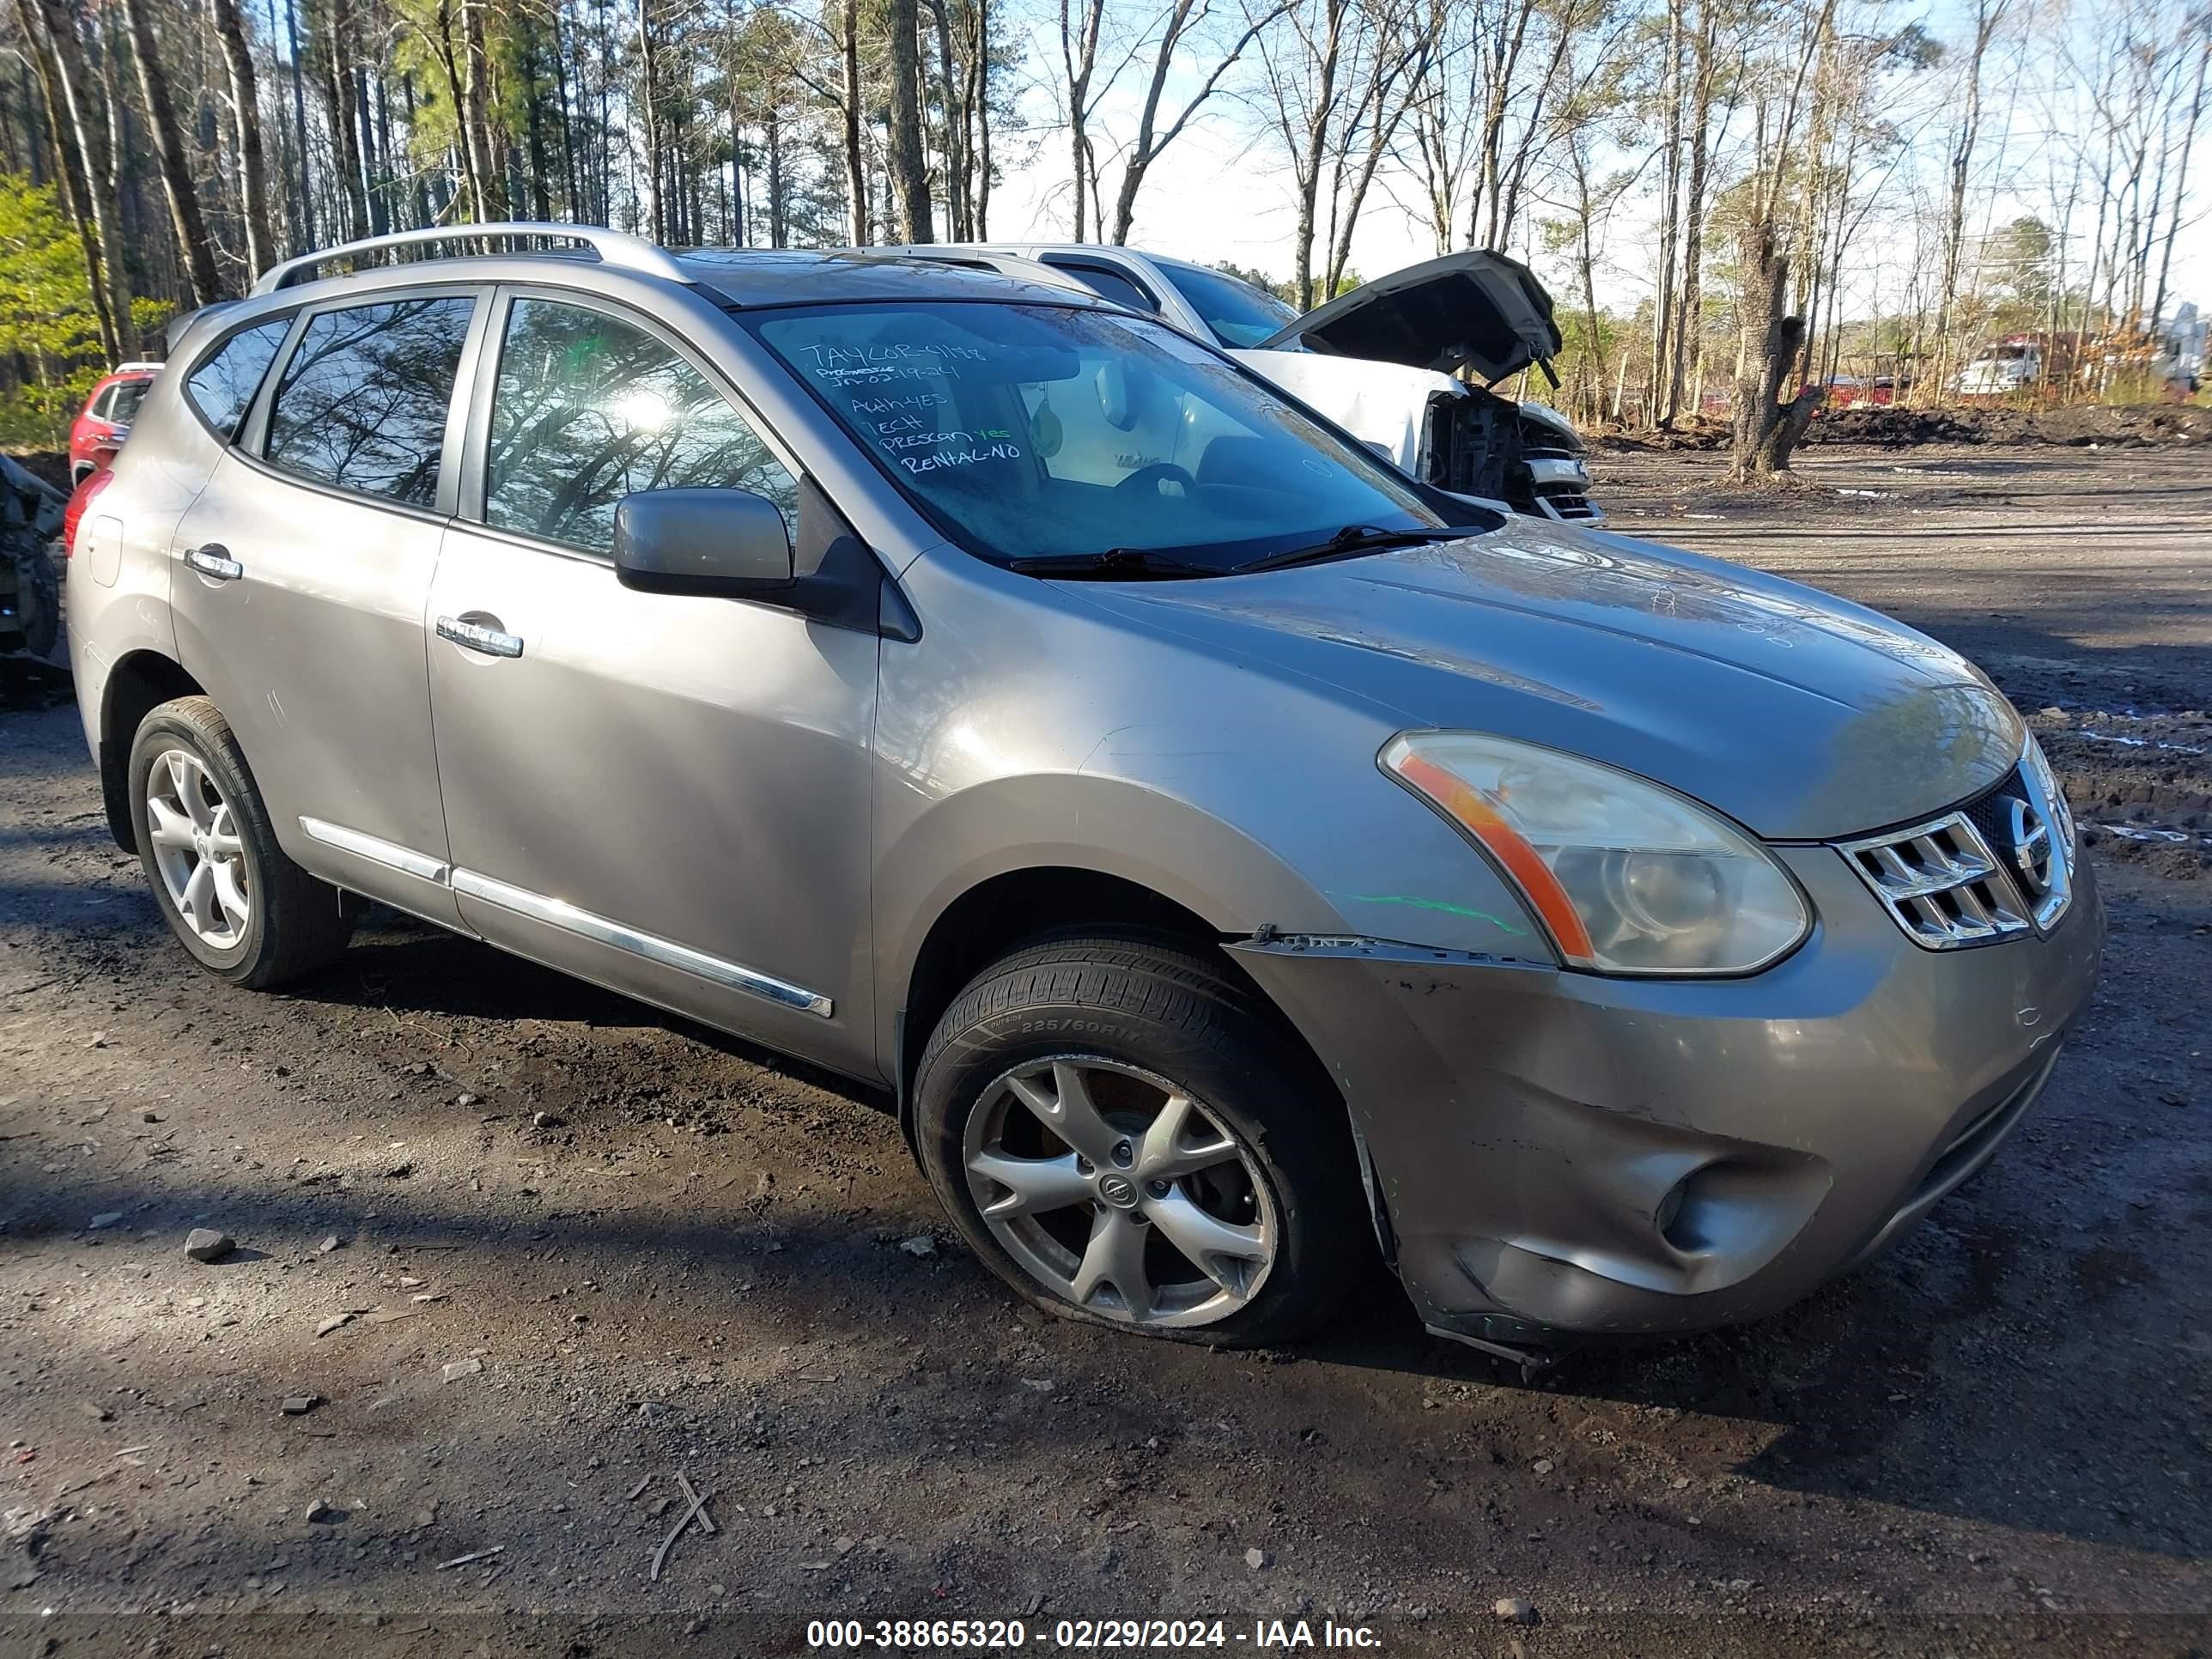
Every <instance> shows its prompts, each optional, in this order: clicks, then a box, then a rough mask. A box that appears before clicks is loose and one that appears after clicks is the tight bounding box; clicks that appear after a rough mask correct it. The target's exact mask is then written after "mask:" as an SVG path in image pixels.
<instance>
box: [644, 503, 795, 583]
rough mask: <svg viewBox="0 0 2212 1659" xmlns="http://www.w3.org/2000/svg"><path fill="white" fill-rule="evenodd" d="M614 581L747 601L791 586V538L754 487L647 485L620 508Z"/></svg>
mask: <svg viewBox="0 0 2212 1659" xmlns="http://www.w3.org/2000/svg"><path fill="white" fill-rule="evenodd" d="M615 578H616V580H618V581H619V582H621V583H622V585H623V586H624V587H635V588H637V589H639V590H640V591H641V592H647V593H696V594H701V595H704V596H707V597H709V598H720V599H746V598H751V597H755V596H760V595H765V594H770V593H776V592H785V591H787V590H788V589H789V588H790V587H791V586H792V585H793V574H792V564H791V535H790V532H788V531H787V530H786V529H785V527H784V523H783V514H782V513H780V512H779V511H777V510H776V505H775V502H774V501H770V500H769V498H768V497H767V496H765V495H755V494H754V493H753V492H752V491H751V490H750V489H642V490H639V491H637V492H636V493H635V494H634V495H625V496H623V498H622V500H621V501H618V502H617V503H616V505H615Z"/></svg>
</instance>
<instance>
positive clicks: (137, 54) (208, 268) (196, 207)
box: [123, 0, 220, 306]
mask: <svg viewBox="0 0 2212 1659" xmlns="http://www.w3.org/2000/svg"><path fill="white" fill-rule="evenodd" d="M123 20H124V23H125V27H128V28H129V29H130V31H131V56H132V57H133V58H137V62H138V91H139V95H140V96H141V97H142V98H143V99H144V100H145V102H146V125H147V130H148V131H149V133H150V134H151V135H152V137H153V143H154V159H155V165H156V166H157V167H158V168H159V169H160V172H161V193H162V194H163V195H164V196H165V197H167V198H168V203H169V220H170V223H171V224H172V225H173V226H174V228H175V229H176V233H177V247H178V251H179V252H181V253H182V254H183V255H184V262H185V277H186V280H187V281H189V282H190V283H191V290H192V304H193V305H194V306H204V305H209V304H211V303H212V302H213V301H215V300H216V299H217V298H219V297H220V293H219V289H218V288H217V284H216V274H215V251H214V250H213V249H212V248H210V246H208V234H207V225H206V222H204V220H203V219H202V218H201V217H200V197H199V191H197V190H196V189H195V188H194V187H193V185H192V171H191V163H190V162H189V161H186V160H185V141H184V137H183V135H182V134H181V133H179V131H177V110H176V106H175V105H174V104H173V103H172V102H171V101H170V99H169V77H168V75H167V71H166V70H163V69H162V67H161V46H160V43H159V42H158V41H157V40H155V38H154V28H153V25H152V23H151V21H149V18H148V15H147V7H146V0H123Z"/></svg>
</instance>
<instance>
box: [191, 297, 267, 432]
mask: <svg viewBox="0 0 2212 1659" xmlns="http://www.w3.org/2000/svg"><path fill="white" fill-rule="evenodd" d="M291 326H292V319H290V318H289V317H276V318H272V319H270V320H269V321H268V322H265V323H262V324H259V325H257V326H255V327H252V328H246V329H240V331H238V332H237V333H235V334H234V335H232V336H231V337H229V338H228V340H225V341H224V342H223V343H222V344H221V345H219V346H217V347H216V349H215V352H214V355H213V356H208V357H204V358H202V359H201V360H200V366H199V367H198V368H196V369H194V370H193V371H192V372H191V375H190V376H189V377H188V378H187V379H186V380H185V402H187V403H189V404H191V406H192V408H193V409H194V410H197V412H198V414H199V417H200V419H202V420H203V421H205V422H207V423H208V429H209V430H210V431H211V432H213V433H214V434H215V435H216V437H218V438H220V439H222V441H224V442H225V443H228V442H229V441H231V440H232V439H233V438H234V437H235V436H236V435H238V423H239V422H240V421H242V420H244V419H245V418H246V409H247V407H248V405H250V404H252V402H253V394H254V393H255V392H258V391H259V390H260V389H261V377H262V376H263V375H264V374H267V373H268V372H269V363H270V359H271V358H273V357H275V356H276V348H277V347H278V346H280V345H283V343H284V332H285V331H286V330H287V329H289V328H290V327H291Z"/></svg>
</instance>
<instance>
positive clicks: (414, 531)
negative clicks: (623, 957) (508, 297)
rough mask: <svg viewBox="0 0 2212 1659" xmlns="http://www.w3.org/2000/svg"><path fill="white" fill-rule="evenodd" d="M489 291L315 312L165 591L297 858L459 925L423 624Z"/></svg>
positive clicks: (217, 482) (219, 470)
mask: <svg viewBox="0 0 2212 1659" xmlns="http://www.w3.org/2000/svg"><path fill="white" fill-rule="evenodd" d="M483 297H484V296H480V295H477V294H475V293H471V292H467V291H454V290H451V289H447V290H444V291H437V292H428V293H416V292H411V291H410V292H409V293H407V294H404V295H398V296H395V297H393V298H390V299H386V300H382V301H377V302H375V303H373V304H348V305H343V306H332V307H322V308H319V309H316V310H313V311H310V312H308V313H306V315H305V316H303V317H302V318H301V319H300V320H299V322H298V323H296V324H295V326H294V328H293V331H292V337H291V343H290V347H289V352H288V353H287V354H286V355H285V356H284V359H283V367H282V368H280V369H279V371H278V374H277V376H276V382H275V385H274V387H273V390H271V391H270V392H265V393H264V396H263V397H262V398H261V399H260V400H259V404H258V405H257V407H256V408H255V410H253V412H252V415H251V416H249V418H248V421H247V423H246V431H245V433H244V434H243V435H242V436H241V439H240V443H239V445H238V447H235V448H233V449H230V450H228V451H227V452H226V453H224V455H223V457H222V460H221V461H220V462H218V463H217V465H216V472H215V475H214V477H212V479H211V480H210V483H209V485H208V488H207V489H205V490H204V491H203V492H202V493H201V495H200V496H199V499H198V500H197V501H196V502H195V503H194V504H193V506H192V507H191V509H190V510H189V511H188V512H186V513H185V517H184V519H183V520H182V522H181V523H180V524H179V526H178V528H177V532H176V538H175V548H174V557H175V558H176V560H177V566H176V569H175V571H174V574H173V577H172V580H171V581H170V585H169V592H170V595H171V600H172V608H173V611H174V612H175V615H176V618H177V641H178V647H179V653H180V654H181V656H182V658H183V660H184V665H185V669H186V671H189V672H190V673H191V675H192V676H193V677H194V678H196V679H197V680H198V681H199V683H200V684H202V685H204V686H205V687H206V688H207V690H208V694H209V695H210V696H212V697H213V698H214V699H215V702H216V706H217V707H219V708H221V709H222V712H223V714H224V716H225V718H227V719H228V720H229V721H230V725H231V729H232V730H233V731H234V732H235V733H236V734H237V737H238V741H239V746H240V748H241V749H243V750H245V753H246V763H247V764H248V765H249V766H251V767H252V769H253V775H254V781H255V783H256V784H257V785H258V787H259V788H260V791H261V793H262V796H263V799H264V800H265V801H266V802H267V804H268V806H269V811H270V819H271V821H272V824H273V827H274V828H275V829H276V838H277V840H278V841H279V842H281V843H282V844H283V847H284V848H285V850H286V851H287V852H288V853H290V854H292V855H293V857H294V858H295V859H296V860H298V861H299V862H301V864H303V865H306V866H307V867H309V868H310V869H313V870H315V871H316V872H319V873H321V874H324V875H326V876H329V877H330V878H332V879H334V880H337V881H338V882H341V883H342V884H344V885H345V886H347V887H350V888H353V889H355V890H357V891H361V892H364V893H368V894H370V895H372V896H375V897H378V898H382V899H386V900H388V901H389V902H392V903H395V904H398V905H401V906H404V907H405V908H408V909H410V910H413V911H415V912H416V913H417V914H418V915H427V916H429V917H431V918H432V919H433V920H435V921H444V922H448V923H455V922H458V921H459V912H458V910H457V908H455V906H454V903H453V895H452V892H451V891H450V890H449V889H448V888H447V886H446V884H445V883H444V880H443V869H444V866H445V863H446V829H445V816H444V812H443V811H442V809H441V803H440V800H439V796H438V771H437V755H436V750H435V748H434V746H433V744H432V742H431V737H430V696H429V675H428V667H427V665H426V663H425V660H424V650H423V635H422V618H423V610H424V607H425V605H427V604H428V600H429V595H430V579H431V573H432V571H433V570H435V568H436V566H437V562H438V551H439V546H440V544H441V540H442V538H443V537H444V534H445V519H446V515H447V513H448V512H450V510H451V507H450V502H451V499H452V489H453V481H452V479H451V478H450V477H448V476H447V472H448V469H447V465H446V451H447V429H448V422H449V416H450V410H451V405H452V403H453V387H454V385H455V382H456V380H457V378H458V374H459V365H460V362H461V358H462V356H463V351H464V347H465V343H466V341H467V339H468V335H469V330H470V325H471V319H472V316H473V314H474V312H475V309H476V307H477V304H478V303H479V300H480V298H483ZM454 437H455V441H456V443H455V451H454V453H455V455H456V457H458V453H459V449H458V438H459V433H458V428H455V430H454Z"/></svg>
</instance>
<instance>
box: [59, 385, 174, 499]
mask: <svg viewBox="0 0 2212 1659" xmlns="http://www.w3.org/2000/svg"><path fill="white" fill-rule="evenodd" d="M160 373H161V364H159V363H125V364H124V365H123V366H122V367H121V368H117V369H114V370H112V371H111V372H109V373H108V374H105V375H103V376H102V377H101V378H100V384H99V385H98V386H94V387H93V389H92V396H90V397H89V398H86V399H85V400H84V407H83V409H82V410H80V411H78V414H77V417H76V421H75V422H74V423H72V424H71V426H70V443H69V452H70V487H71V488H72V489H74V488H75V487H76V485H78V484H81V483H83V482H84V481H85V479H86V478H88V477H90V476H91V475H92V474H93V473H94V472H97V471H100V468H102V467H104V466H106V465H107V464H108V463H109V462H110V461H112V460H113V459H115V452H116V451H117V450H118V449H120V448H122V447H123V441H124V440H125V438H127V437H129V436H130V435H131V416H134V415H136V414H137V412H138V405H139V404H141V403H142V402H143V401H144V400H145V397H146V388H147V387H148V386H151V385H153V384H154V377H155V375H156V374H160Z"/></svg>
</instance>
